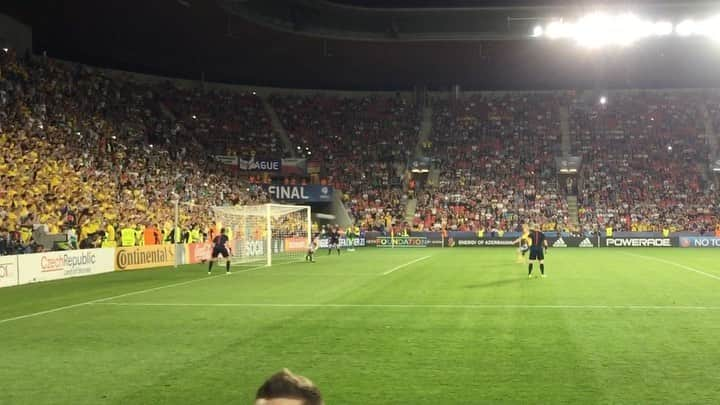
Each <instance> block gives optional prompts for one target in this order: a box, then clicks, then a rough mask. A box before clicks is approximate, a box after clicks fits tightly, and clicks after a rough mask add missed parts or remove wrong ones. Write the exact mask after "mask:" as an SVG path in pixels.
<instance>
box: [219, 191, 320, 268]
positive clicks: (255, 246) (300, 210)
mask: <svg viewBox="0 0 720 405" xmlns="http://www.w3.org/2000/svg"><path fill="white" fill-rule="evenodd" d="M213 213H214V215H215V220H216V221H217V222H218V226H220V227H223V228H225V229H226V230H227V231H228V234H229V235H228V236H229V238H230V246H231V247H232V249H233V253H232V256H231V258H230V261H231V263H232V264H238V265H242V264H254V265H262V264H267V265H268V266H270V265H272V264H273V263H280V262H288V261H297V260H303V258H304V257H305V253H306V252H307V249H308V246H309V245H310V241H311V237H312V235H311V226H312V224H311V218H310V207H309V206H304V205H283V204H264V205H247V206H237V207H213Z"/></svg>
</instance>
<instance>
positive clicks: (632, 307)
mask: <svg viewBox="0 0 720 405" xmlns="http://www.w3.org/2000/svg"><path fill="white" fill-rule="evenodd" d="M94 305H112V306H119V307H229V308H233V307H234V308H320V309H322V308H327V309H333V308H335V309H342V308H346V309H347V308H358V309H363V308H367V309H477V310H494V309H497V310H507V309H539V310H639V311H653V310H661V311H662V310H664V311H718V310H720V306H694V305H543V304H537V305H532V304H273V303H255V304H253V303H181V302H166V303H165V302H97V303H94Z"/></svg>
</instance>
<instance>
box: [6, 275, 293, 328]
mask: <svg viewBox="0 0 720 405" xmlns="http://www.w3.org/2000/svg"><path fill="white" fill-rule="evenodd" d="M283 264H287V263H282V264H279V265H278V266H281V265H283ZM263 267H266V266H264V265H263V266H258V267H252V268H249V269H246V270H240V271H236V272H234V273H230V275H233V274H237V273H246V272H248V271H252V270H257V269H260V268H263ZM217 277H226V275H222V276H221V275H217V276H210V277H203V278H196V279H193V280H187V281H182V282H179V283H173V284H167V285H162V286H159V287H153V288H147V289H145V290H139V291H132V292H129V293H125V294H119V295H113V296H112V297H105V298H98V299H95V300H91V301H85V302H80V303H77V304H72V305H65V306H62V307H57V308H52V309H47V310H45V311H39V312H33V313H30V314H25V315H18V316H14V317H12V318H6V319H0V324H3V323H7V322H12V321H18V320H21V319H27V318H33V317H36V316H40V315H45V314H51V313H53V312H59V311H64V310H66V309H72V308H77V307H81V306H85V305H92V304H99V303H104V302H106V301H111V300H114V299H118V298H125V297H130V296H133V295H138V294H145V293H149V292H153V291H158V290H164V289H166V288H172V287H179V286H181V285H186V284H191V283H195V282H198V281H204V280H211V279H215V278H217Z"/></svg>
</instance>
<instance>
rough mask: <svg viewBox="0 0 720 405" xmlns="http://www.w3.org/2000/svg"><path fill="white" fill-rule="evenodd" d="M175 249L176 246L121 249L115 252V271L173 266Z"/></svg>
mask: <svg viewBox="0 0 720 405" xmlns="http://www.w3.org/2000/svg"><path fill="white" fill-rule="evenodd" d="M175 249H176V247H175V245H150V246H134V247H119V248H117V249H116V250H115V270H121V271H122V270H139V269H147V268H151V267H163V266H173V265H175V254H176V252H175Z"/></svg>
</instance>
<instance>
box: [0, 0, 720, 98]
mask: <svg viewBox="0 0 720 405" xmlns="http://www.w3.org/2000/svg"><path fill="white" fill-rule="evenodd" d="M17 3H18V2H3V4H2V5H0V10H3V9H9V11H10V12H11V13H13V14H15V15H19V16H20V17H21V18H22V20H24V21H28V22H29V23H31V24H33V25H34V26H35V27H36V28H35V30H34V43H35V48H36V49H37V50H38V51H47V53H48V55H50V56H52V57H58V58H62V59H69V60H75V61H80V62H84V63H88V64H92V65H98V66H105V67H116V68H122V69H127V70H133V71H140V72H147V73H154V74H162V75H166V76H175V77H183V78H191V79H199V78H200V77H201V74H202V73H204V75H205V79H206V80H209V81H222V82H230V83H239V84H256V85H263V86H279V87H301V88H334V89H388V90H399V89H412V88H414V87H415V86H428V87H429V88H431V89H448V88H450V87H451V86H453V85H455V84H458V85H460V86H461V87H462V88H465V89H473V90H482V89H523V90H528V89H566V88H570V89H571V88H590V89H593V88H628V87H630V88H678V87H680V88H682V87H704V86H708V85H718V84H719V83H720V81H719V80H720V79H719V78H718V76H717V75H716V74H715V72H716V71H717V67H718V66H719V65H720V55H719V54H718V53H717V52H708V44H707V43H705V42H703V41H693V40H686V39H676V40H663V41H657V42H654V41H652V40H649V41H645V42H643V44H642V46H636V47H631V48H629V49H621V50H607V51H602V52H586V51H583V50H578V49H574V48H572V47H568V46H567V44H566V43H565V42H564V41H560V42H558V43H553V42H542V43H536V42H535V41H528V40H506V41H412V42H407V41H392V40H387V41H377V42H369V41H351V40H333V39H322V38H317V37H313V36H308V35H305V34H304V33H303V32H298V33H297V34H292V33H288V32H277V31H273V30H271V29H268V28H267V27H264V26H261V25H258V24H255V23H253V22H248V21H246V20H244V19H242V18H240V17H237V16H229V14H228V13H227V12H226V11H225V10H224V9H223V8H222V7H221V5H220V2H216V1H188V2H187V3H186V4H188V5H189V6H185V5H183V4H181V3H179V2H178V1H176V0H157V1H152V2H141V1H137V0H132V1H123V2H110V3H104V2H95V1H88V0H81V1H74V2H69V3H68V2H63V1H52V0H39V1H35V2H19V3H20V4H17ZM39 3H42V4H45V5H46V7H40V8H39V7H38V4H39ZM183 3H184V2H183ZM267 3H268V4H270V3H273V2H267ZM279 4H283V3H282V2H280V3H279ZM280 7H282V6H280ZM38 9H42V10H44V11H43V12H42V13H40V12H37V10H38ZM500 20H501V21H499V23H501V24H504V23H505V21H504V19H503V18H500ZM689 61H692V63H690V62H689Z"/></svg>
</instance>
